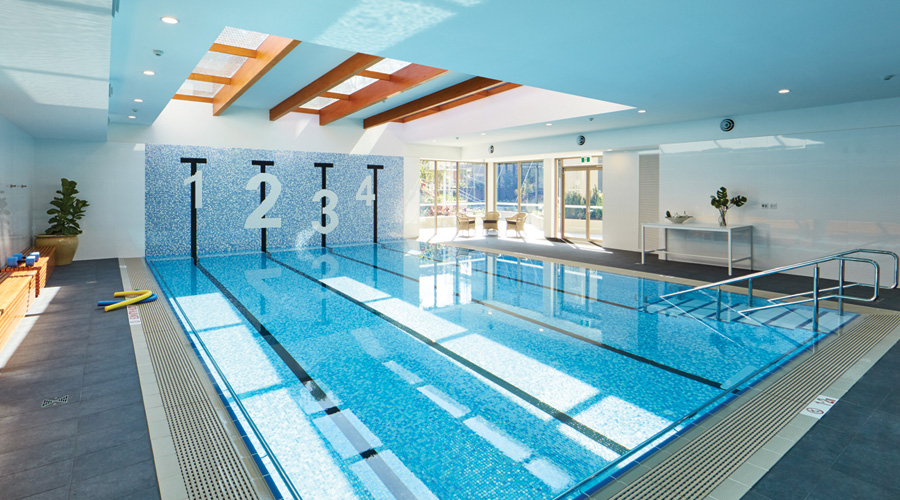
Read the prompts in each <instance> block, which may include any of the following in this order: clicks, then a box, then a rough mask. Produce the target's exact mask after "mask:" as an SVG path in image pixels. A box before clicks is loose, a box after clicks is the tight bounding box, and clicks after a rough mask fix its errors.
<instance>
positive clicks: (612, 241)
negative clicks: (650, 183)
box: [603, 151, 640, 250]
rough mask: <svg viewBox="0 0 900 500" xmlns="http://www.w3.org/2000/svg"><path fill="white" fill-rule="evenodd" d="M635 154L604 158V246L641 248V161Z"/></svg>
mask: <svg viewBox="0 0 900 500" xmlns="http://www.w3.org/2000/svg"><path fill="white" fill-rule="evenodd" d="M639 161H640V159H639V157H638V153H637V152H636V151H620V152H617V151H610V152H607V153H605V154H604V155H603V246H604V247H607V248H618V249H623V250H637V249H639V238H640V234H639V230H638V227H639V224H638V200H639V197H638V194H639V187H640V180H639V178H638V172H639V170H638V162H639Z"/></svg>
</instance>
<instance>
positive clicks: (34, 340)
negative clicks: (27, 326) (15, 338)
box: [22, 328, 90, 347]
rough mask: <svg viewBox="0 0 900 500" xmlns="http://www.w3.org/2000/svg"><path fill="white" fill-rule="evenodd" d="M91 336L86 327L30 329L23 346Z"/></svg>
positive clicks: (82, 338)
mask: <svg viewBox="0 0 900 500" xmlns="http://www.w3.org/2000/svg"><path fill="white" fill-rule="evenodd" d="M89 336H90V331H89V330H88V329H86V328H72V329H60V328H48V329H46V330H38V331H35V330H30V331H29V332H28V335H27V336H26V337H25V340H23V341H22V347H30V346H36V345H48V344H55V343H58V342H60V341H62V340H74V339H81V340H85V339H87V338H88V337H89Z"/></svg>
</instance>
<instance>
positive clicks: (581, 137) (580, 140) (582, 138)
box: [575, 135, 586, 146]
mask: <svg viewBox="0 0 900 500" xmlns="http://www.w3.org/2000/svg"><path fill="white" fill-rule="evenodd" d="M575 142H577V143H578V145H579V146H584V143H585V142H586V139H585V138H584V136H583V135H579V136H578V137H577V138H576V139H575Z"/></svg>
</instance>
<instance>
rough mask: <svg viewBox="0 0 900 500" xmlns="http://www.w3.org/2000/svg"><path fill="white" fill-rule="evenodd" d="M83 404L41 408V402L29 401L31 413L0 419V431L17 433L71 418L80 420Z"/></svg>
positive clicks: (21, 413) (24, 412)
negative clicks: (81, 405) (80, 406)
mask: <svg viewBox="0 0 900 500" xmlns="http://www.w3.org/2000/svg"><path fill="white" fill-rule="evenodd" d="M80 404H81V403H77V402H69V403H66V404H61V405H56V406H48V407H47V408H41V407H40V401H37V400H28V406H29V407H30V409H31V411H23V412H20V413H16V414H13V415H10V416H7V417H0V431H2V432H4V433H16V432H18V431H21V430H23V429H28V428H31V427H37V426H39V425H45V424H50V423H53V422H61V421H63V420H68V419H70V418H78V416H79V415H80V411H81V409H80V408H79V405H80Z"/></svg>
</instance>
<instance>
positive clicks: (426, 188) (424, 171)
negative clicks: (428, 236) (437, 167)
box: [419, 160, 434, 217]
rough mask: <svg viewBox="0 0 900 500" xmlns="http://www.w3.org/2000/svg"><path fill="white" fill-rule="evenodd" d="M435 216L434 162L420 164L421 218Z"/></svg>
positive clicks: (424, 161) (426, 161)
mask: <svg viewBox="0 0 900 500" xmlns="http://www.w3.org/2000/svg"><path fill="white" fill-rule="evenodd" d="M433 215H434V162H433V161H428V160H422V161H420V162H419V216H420V217H429V216H433Z"/></svg>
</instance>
